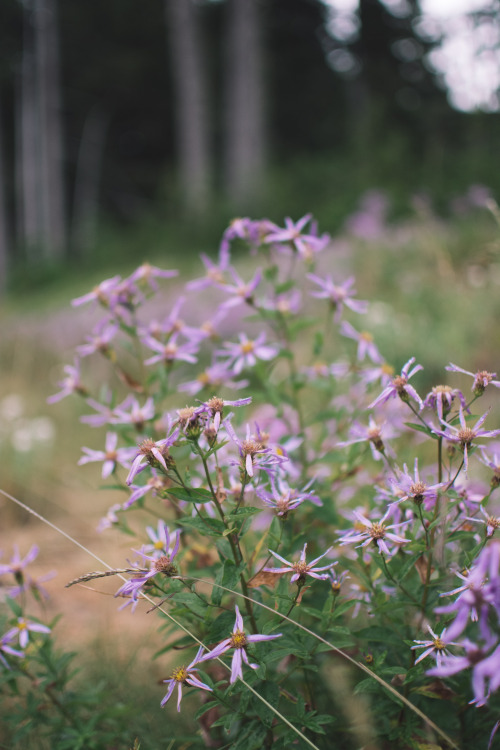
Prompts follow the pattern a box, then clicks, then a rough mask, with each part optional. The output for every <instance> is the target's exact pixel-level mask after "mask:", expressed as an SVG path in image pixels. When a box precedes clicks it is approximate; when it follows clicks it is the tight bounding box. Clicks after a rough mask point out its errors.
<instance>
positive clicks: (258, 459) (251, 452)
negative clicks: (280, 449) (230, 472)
mask: <svg viewBox="0 0 500 750" xmlns="http://www.w3.org/2000/svg"><path fill="white" fill-rule="evenodd" d="M224 428H225V430H226V432H227V434H228V435H229V437H230V438H231V440H233V441H234V442H235V443H236V445H237V446H238V450H239V454H240V459H241V461H240V466H241V469H242V470H243V471H245V472H246V474H247V475H248V476H249V477H253V475H254V473H255V468H256V467H257V468H259V469H262V470H263V471H267V472H271V473H272V472H273V470H274V468H275V467H276V466H277V465H279V464H282V463H284V462H285V461H287V460H288V458H287V457H286V456H284V455H279V454H278V453H275V452H273V451H272V450H271V449H270V448H266V447H265V446H264V445H263V444H262V443H261V442H260V441H258V440H255V439H253V437H252V435H251V433H250V426H249V425H247V434H246V439H245V440H240V439H239V437H238V436H237V435H236V433H235V431H234V429H233V426H232V424H231V422H230V418H229V417H226V419H225V420H224Z"/></svg>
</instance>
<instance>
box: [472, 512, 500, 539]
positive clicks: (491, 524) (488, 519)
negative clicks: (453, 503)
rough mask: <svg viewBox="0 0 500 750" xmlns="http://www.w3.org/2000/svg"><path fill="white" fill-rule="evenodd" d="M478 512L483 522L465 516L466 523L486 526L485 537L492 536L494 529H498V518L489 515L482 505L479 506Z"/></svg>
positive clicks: (499, 522) (499, 524)
mask: <svg viewBox="0 0 500 750" xmlns="http://www.w3.org/2000/svg"><path fill="white" fill-rule="evenodd" d="M479 512H480V513H481V514H482V515H483V517H484V520H483V519H482V518H472V517H470V516H467V521H473V522H474V523H483V524H486V536H488V537H489V536H493V534H494V533H495V531H496V529H500V517H497V516H491V515H489V514H488V513H487V512H486V511H485V509H484V508H483V506H482V505H480V506H479Z"/></svg>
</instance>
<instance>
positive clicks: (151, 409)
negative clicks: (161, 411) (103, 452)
mask: <svg viewBox="0 0 500 750" xmlns="http://www.w3.org/2000/svg"><path fill="white" fill-rule="evenodd" d="M154 416H155V404H154V400H153V397H152V396H150V397H149V398H148V399H147V400H146V402H145V403H144V405H143V406H140V405H139V402H138V400H137V399H136V398H135V396H132V395H129V396H127V398H126V399H125V400H124V401H122V403H121V404H120V405H119V406H116V407H115V408H114V409H113V417H112V420H111V421H112V424H131V425H134V427H135V429H136V430H137V432H143V431H144V425H145V424H146V422H150V421H151V420H152V419H154Z"/></svg>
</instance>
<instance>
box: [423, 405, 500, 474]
mask: <svg viewBox="0 0 500 750" xmlns="http://www.w3.org/2000/svg"><path fill="white" fill-rule="evenodd" d="M488 414H489V411H486V412H485V413H484V414H483V415H482V416H481V417H479V419H478V420H477V422H476V424H475V425H474V427H468V426H467V423H466V421H465V416H464V410H463V408H462V407H460V411H459V414H458V418H459V421H460V427H456V426H455V425H451V424H448V423H447V422H445V421H443V424H444V426H445V427H446V429H445V430H433V432H434V433H435V434H436V435H441V436H442V437H444V438H446V440H448V441H449V442H451V443H457V444H458V445H459V446H460V448H461V449H462V450H463V453H464V468H465V473H466V474H467V469H468V465H469V450H470V448H471V447H473V443H474V441H475V440H477V438H489V437H497V435H500V429H497V430H481V429H480V427H481V425H482V424H483V423H484V421H485V419H486V417H487V416H488Z"/></svg>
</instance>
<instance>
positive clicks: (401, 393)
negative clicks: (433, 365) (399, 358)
mask: <svg viewBox="0 0 500 750" xmlns="http://www.w3.org/2000/svg"><path fill="white" fill-rule="evenodd" d="M414 362H415V357H412V358H411V359H409V360H408V362H407V363H406V364H405V365H404V366H403V369H402V370H401V375H396V377H395V378H393V379H392V381H391V382H390V383H389V384H388V385H386V387H385V388H384V390H383V391H382V393H381V394H380V395H379V396H377V398H376V399H375V401H372V403H371V404H370V405H369V406H368V408H369V409H373V408H374V407H375V406H378V405H379V404H384V403H385V402H386V401H388V400H389V399H390V398H396V397H399V398H400V399H401V400H402V401H409V400H410V398H412V399H413V400H414V401H416V402H417V404H418V405H419V407H420V408H421V409H423V406H424V404H423V402H422V399H421V398H420V396H419V395H418V393H417V392H416V390H415V388H413V386H411V385H409V383H408V381H409V379H410V378H412V377H413V376H414V375H415V373H417V372H418V371H419V370H422V369H423V367H422V365H415V367H413V368H412V369H411V370H410V367H411V366H412V364H413V363H414Z"/></svg>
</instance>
